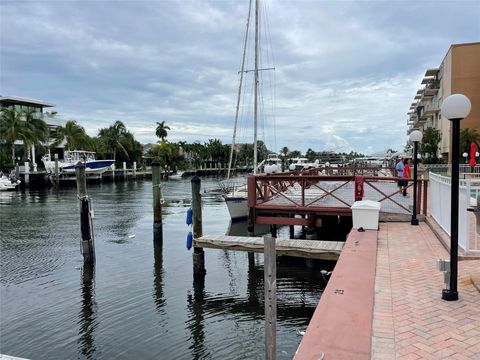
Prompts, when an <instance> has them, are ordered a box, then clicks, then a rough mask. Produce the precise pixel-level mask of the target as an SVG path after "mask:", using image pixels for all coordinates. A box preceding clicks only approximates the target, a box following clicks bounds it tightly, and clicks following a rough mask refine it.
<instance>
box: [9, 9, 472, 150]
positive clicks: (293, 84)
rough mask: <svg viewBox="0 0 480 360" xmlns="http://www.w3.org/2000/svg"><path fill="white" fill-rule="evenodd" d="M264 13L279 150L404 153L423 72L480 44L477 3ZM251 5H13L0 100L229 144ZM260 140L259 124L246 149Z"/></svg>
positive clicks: (270, 129) (144, 136) (89, 123)
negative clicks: (23, 100)
mask: <svg viewBox="0 0 480 360" xmlns="http://www.w3.org/2000/svg"><path fill="white" fill-rule="evenodd" d="M265 6H266V7H267V14H268V18H267V21H268V33H266V35H268V37H267V38H268V40H269V44H270V46H271V49H272V53H269V55H270V58H271V59H272V58H274V59H275V68H276V70H275V72H274V74H272V75H269V76H270V77H274V78H275V84H276V86H275V88H273V87H270V86H269V84H266V87H265V89H264V94H267V93H270V95H272V94H274V95H275V96H274V97H273V96H272V98H274V100H275V107H274V110H272V108H271V107H269V106H270V105H267V100H269V99H270V97H269V96H267V95H265V98H264V101H265V104H264V105H265V110H266V113H267V114H269V115H274V117H273V116H267V117H265V119H264V123H263V125H262V126H261V137H262V138H264V139H265V141H266V143H267V145H268V146H269V147H270V148H272V149H273V150H279V149H280V147H282V146H288V147H289V148H290V149H299V150H302V151H305V150H306V149H307V148H313V149H316V150H342V151H343V150H344V151H350V150H356V151H363V152H371V151H382V150H384V149H386V148H390V147H393V148H396V149H401V148H403V146H404V143H405V140H406V129H407V125H406V112H407V111H408V108H409V105H410V103H411V101H412V99H413V96H414V94H415V92H416V90H417V88H418V87H419V85H420V81H421V77H422V75H423V72H424V71H425V69H426V68H429V67H435V66H438V65H439V64H440V62H441V61H442V59H443V56H444V55H445V53H446V52H447V50H448V48H449V46H450V45H451V44H452V43H462V42H472V41H478V40H479V39H480V21H479V19H480V2H478V1H463V2H462V1H455V2H453V1H452V2H450V1H435V2H433V1H422V2H411V1H409V2H405V1H313V0H312V1H309V0H296V1H290V0H269V1H268V2H267V3H266V5H265ZM247 7H248V1H247V0H245V1H243V0H242V1H238V0H237V1H233V0H232V1H219V0H218V1H141V0H140V1H128V0H126V1H109V0H104V1H49V0H43V1H34V0H31V1H10V0H4V1H2V2H1V3H0V10H1V11H0V16H1V18H0V20H1V21H0V40H1V42H0V46H1V47H0V55H1V63H0V66H1V69H0V70H1V73H0V85H1V88H0V93H1V94H2V95H13V96H25V97H32V98H37V99H43V100H45V101H50V102H53V103H55V104H57V111H59V112H60V113H61V114H63V115H64V116H65V117H66V118H75V119H77V120H78V121H79V122H80V123H81V124H82V125H84V126H85V128H86V129H87V130H88V132H89V133H90V134H92V135H94V134H96V131H97V130H98V128H100V127H103V126H108V125H109V124H111V123H112V122H113V121H115V120H122V121H124V123H125V124H126V125H127V127H128V128H129V129H130V130H131V131H132V132H134V133H135V135H136V136H137V138H138V139H139V140H140V141H142V142H145V143H146V142H153V141H155V140H156V139H155V135H154V128H155V124H156V122H157V121H166V123H167V124H168V125H169V126H170V127H171V131H170V133H169V138H170V140H172V141H179V140H186V141H196V140H198V141H206V140H207V139H208V138H211V137H217V138H220V139H221V140H222V141H223V142H225V143H227V142H229V141H230V139H231V134H232V130H233V117H234V113H235V102H236V92H237V80H238V76H237V71H238V69H239V64H240V57H241V48H242V37H243V32H244V29H245V21H246V15H247V10H248V9H247ZM265 25H266V23H262V28H263V29H265V28H266V27H265ZM264 33H265V32H264ZM248 66H249V67H250V68H251V66H252V62H251V61H250V62H249V64H248ZM262 76H263V75H262ZM266 77H267V74H265V78H266ZM273 90H274V91H273ZM249 101H251V100H246V102H245V103H243V105H244V107H248V105H249ZM241 122H243V123H246V118H245V119H241ZM250 134H251V125H250V126H249V129H246V130H244V131H243V133H241V135H242V136H243V140H244V141H248V139H249V137H250ZM241 140H242V139H241Z"/></svg>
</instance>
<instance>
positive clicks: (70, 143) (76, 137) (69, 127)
mask: <svg viewBox="0 0 480 360" xmlns="http://www.w3.org/2000/svg"><path fill="white" fill-rule="evenodd" d="M54 136H55V141H54V142H53V143H52V145H51V147H57V146H59V145H60V144H62V143H63V142H64V141H65V142H66V147H67V149H68V150H76V149H78V150H93V148H94V142H93V141H92V139H91V138H90V136H88V135H87V132H86V131H85V129H84V127H83V126H81V125H78V123H77V122H76V121H75V120H69V121H67V122H66V123H65V126H60V127H58V128H57V129H56V132H55V135H54Z"/></svg>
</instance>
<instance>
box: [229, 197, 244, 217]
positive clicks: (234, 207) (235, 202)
mask: <svg viewBox="0 0 480 360" xmlns="http://www.w3.org/2000/svg"><path fill="white" fill-rule="evenodd" d="M225 203H226V204H227V208H228V212H229V213H230V218H231V219H232V220H243V219H246V218H247V217H248V202H247V198H246V197H241V196H238V197H237V196H232V197H225Z"/></svg>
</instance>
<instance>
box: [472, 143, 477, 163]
mask: <svg viewBox="0 0 480 360" xmlns="http://www.w3.org/2000/svg"><path fill="white" fill-rule="evenodd" d="M476 153H477V145H475V143H473V142H472V144H471V145H470V167H471V168H472V169H473V168H474V167H475V165H477V161H476V160H475V155H476Z"/></svg>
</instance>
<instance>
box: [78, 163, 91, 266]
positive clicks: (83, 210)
mask: <svg viewBox="0 0 480 360" xmlns="http://www.w3.org/2000/svg"><path fill="white" fill-rule="evenodd" d="M75 176H76V180H77V196H78V199H79V200H80V230H81V232H82V240H81V243H80V245H81V246H80V248H81V250H82V255H83V260H84V261H85V262H89V263H93V262H95V242H94V237H93V223H92V214H91V211H90V210H91V205H90V199H89V197H88V195H87V178H86V175H85V164H83V163H81V162H78V163H77V165H75Z"/></svg>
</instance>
